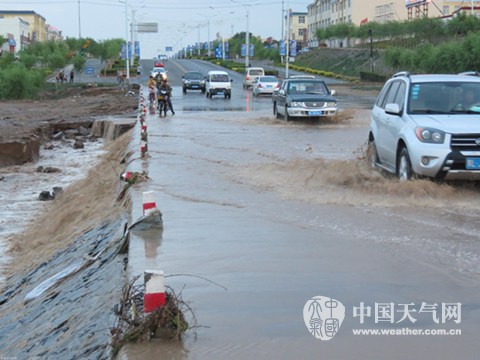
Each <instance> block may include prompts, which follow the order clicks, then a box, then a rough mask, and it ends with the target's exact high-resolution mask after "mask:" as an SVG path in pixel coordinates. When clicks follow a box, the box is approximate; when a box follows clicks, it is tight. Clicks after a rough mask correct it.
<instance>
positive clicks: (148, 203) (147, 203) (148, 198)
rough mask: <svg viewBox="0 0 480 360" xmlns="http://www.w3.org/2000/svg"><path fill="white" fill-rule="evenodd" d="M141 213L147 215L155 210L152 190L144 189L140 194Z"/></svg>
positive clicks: (155, 205)
mask: <svg viewBox="0 0 480 360" xmlns="http://www.w3.org/2000/svg"><path fill="white" fill-rule="evenodd" d="M142 202H143V215H145V216H147V215H150V214H151V213H153V212H154V211H156V210H157V204H156V203H155V194H154V192H153V191H145V192H144V193H143V194H142Z"/></svg>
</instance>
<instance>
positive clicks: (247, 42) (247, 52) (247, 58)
mask: <svg viewBox="0 0 480 360" xmlns="http://www.w3.org/2000/svg"><path fill="white" fill-rule="evenodd" d="M230 1H231V2H234V3H237V4H240V5H242V6H245V11H246V20H247V26H246V31H245V47H246V49H245V67H249V66H250V31H249V15H250V14H249V12H250V9H249V7H250V6H252V4H241V3H240V2H238V1H236V0H230ZM256 4H258V2H257V3H255V4H254V5H256Z"/></svg>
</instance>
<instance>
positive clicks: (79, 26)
mask: <svg viewBox="0 0 480 360" xmlns="http://www.w3.org/2000/svg"><path fill="white" fill-rule="evenodd" d="M78 38H79V39H81V38H82V23H81V21H80V0H78Z"/></svg>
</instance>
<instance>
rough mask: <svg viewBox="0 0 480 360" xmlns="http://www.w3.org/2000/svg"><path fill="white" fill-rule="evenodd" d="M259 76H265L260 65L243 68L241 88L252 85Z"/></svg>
mask: <svg viewBox="0 0 480 360" xmlns="http://www.w3.org/2000/svg"><path fill="white" fill-rule="evenodd" d="M260 76H265V70H263V68H261V67H249V68H246V69H245V79H244V80H243V88H244V89H248V88H249V87H252V85H253V83H254V82H255V80H256V79H257V78H259V77H260Z"/></svg>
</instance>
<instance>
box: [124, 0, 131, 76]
mask: <svg viewBox="0 0 480 360" xmlns="http://www.w3.org/2000/svg"><path fill="white" fill-rule="evenodd" d="M125 65H126V70H127V74H126V75H127V78H126V79H127V84H129V83H130V66H129V65H130V64H129V61H128V0H125Z"/></svg>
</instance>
